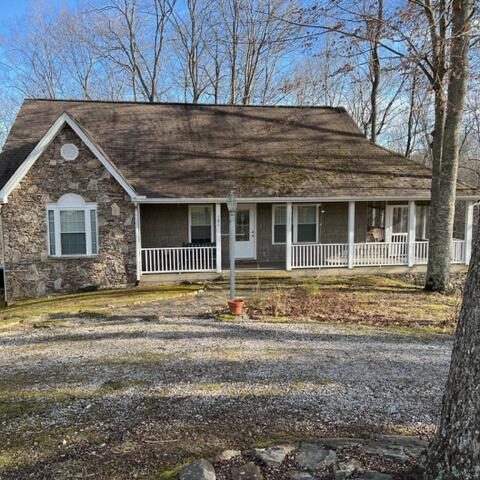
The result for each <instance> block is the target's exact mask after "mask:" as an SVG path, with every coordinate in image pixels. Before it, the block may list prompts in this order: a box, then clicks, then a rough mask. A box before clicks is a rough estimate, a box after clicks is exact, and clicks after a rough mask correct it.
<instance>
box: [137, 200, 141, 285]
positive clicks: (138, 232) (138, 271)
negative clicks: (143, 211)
mask: <svg viewBox="0 0 480 480" xmlns="http://www.w3.org/2000/svg"><path fill="white" fill-rule="evenodd" d="M135 255H136V260H137V282H140V280H141V277H142V228H141V220H140V204H138V203H136V204H135Z"/></svg>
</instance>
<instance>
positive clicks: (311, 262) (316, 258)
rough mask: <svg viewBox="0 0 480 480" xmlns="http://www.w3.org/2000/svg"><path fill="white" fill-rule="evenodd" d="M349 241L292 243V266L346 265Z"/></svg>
mask: <svg viewBox="0 0 480 480" xmlns="http://www.w3.org/2000/svg"><path fill="white" fill-rule="evenodd" d="M347 265H348V244H347V243H319V244H313V245H309V244H307V245H299V244H296V245H292V268H320V267H346V266H347Z"/></svg>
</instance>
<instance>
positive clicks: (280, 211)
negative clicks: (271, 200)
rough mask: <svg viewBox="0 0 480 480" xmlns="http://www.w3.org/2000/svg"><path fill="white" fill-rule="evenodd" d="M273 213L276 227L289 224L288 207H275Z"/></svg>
mask: <svg viewBox="0 0 480 480" xmlns="http://www.w3.org/2000/svg"><path fill="white" fill-rule="evenodd" d="M273 212H274V215H273V216H274V222H275V225H286V224H287V207H274V208H273Z"/></svg>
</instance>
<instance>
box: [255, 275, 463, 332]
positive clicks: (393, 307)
mask: <svg viewBox="0 0 480 480" xmlns="http://www.w3.org/2000/svg"><path fill="white" fill-rule="evenodd" d="M460 301H461V298H460V296H459V295H458V294H452V295H441V294H438V293H429V292H425V291H424V290H423V289H422V288H421V287H420V286H416V285H413V284H412V283H409V282H407V281H405V280H402V279H398V278H394V277H393V278H392V277H386V276H380V275H365V276H351V277H343V276H342V277H326V276H325V277H319V278H317V279H315V280H312V279H307V280H298V282H297V284H296V285H292V287H291V288H287V289H285V288H282V289H273V290H270V291H267V292H257V293H256V294H255V295H253V296H252V297H251V298H250V299H249V300H248V301H247V303H246V309H247V313H248V315H249V316H250V317H251V318H254V319H258V320H262V321H270V322H302V323H303V322H328V323H345V324H356V325H370V326H375V327H394V328H400V329H402V328H409V329H410V328H413V329H416V330H418V331H423V332H425V333H451V332H452V331H453V330H454V328H455V324H456V319H457V315H458V311H459V307H460Z"/></svg>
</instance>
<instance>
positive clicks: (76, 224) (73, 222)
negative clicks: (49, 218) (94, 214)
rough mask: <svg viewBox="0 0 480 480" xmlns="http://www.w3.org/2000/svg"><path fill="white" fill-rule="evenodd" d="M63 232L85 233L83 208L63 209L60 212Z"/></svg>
mask: <svg viewBox="0 0 480 480" xmlns="http://www.w3.org/2000/svg"><path fill="white" fill-rule="evenodd" d="M60 231H61V232H62V233H85V212H84V211H83V210H62V211H61V212H60Z"/></svg>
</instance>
